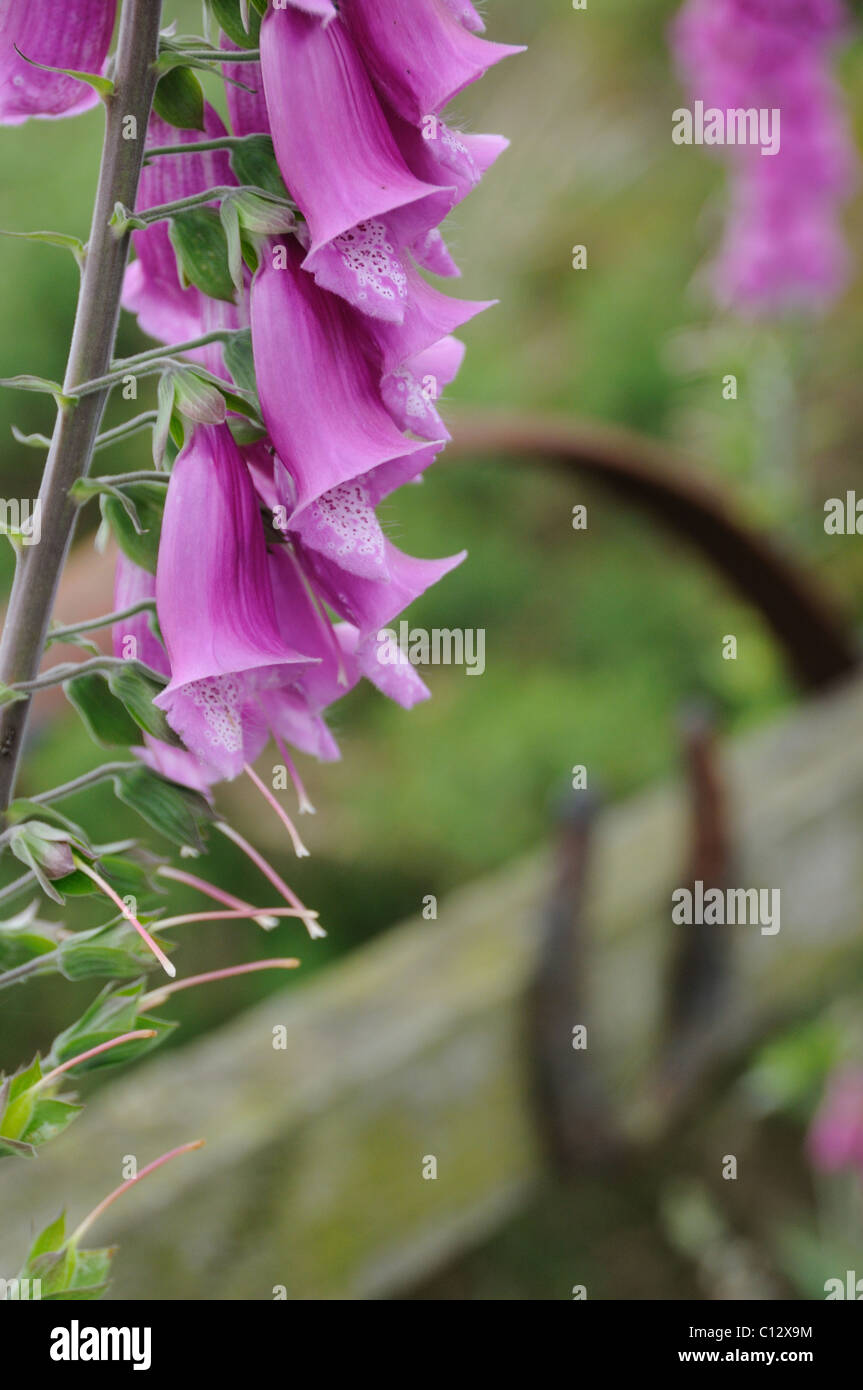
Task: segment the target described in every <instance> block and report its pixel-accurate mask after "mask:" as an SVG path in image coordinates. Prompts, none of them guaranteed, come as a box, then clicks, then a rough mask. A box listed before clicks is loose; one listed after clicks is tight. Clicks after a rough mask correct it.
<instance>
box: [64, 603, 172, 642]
mask: <svg viewBox="0 0 863 1390" xmlns="http://www.w3.org/2000/svg"><path fill="white" fill-rule="evenodd" d="M155 607H156V600H155V599H154V598H142V599H139V600H138V602H137V603H133V604H130V606H129V607H128V608H121V609H119V610H118V611H117V612H116V613H103V614H102V617H101V618H88V619H87V621H86V622H83V623H72V624H70V626H69V627H54V628H52V629H51V631H50V633H49V634H48V635H49V637H50V639H51V641H52V642H62V641H63V639H64V638H66V637H75V636H76V635H77V634H78V633H79V632H96V631H98V629H99V628H100V627H110V626H111V624H112V623H119V622H121V621H122V619H123V618H134V616H135V614H136V613H145V612H147V611H148V610H152V609H155Z"/></svg>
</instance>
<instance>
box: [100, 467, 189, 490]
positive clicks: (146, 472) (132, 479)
mask: <svg viewBox="0 0 863 1390" xmlns="http://www.w3.org/2000/svg"><path fill="white" fill-rule="evenodd" d="M170 481H171V475H170V473H157V472H156V470H155V469H154V468H139V469H137V470H136V471H135V472H133V473H101V474H99V475H98V476H97V477H95V478H94V479H93V482H94V483H110V484H111V486H112V487H122V486H123V484H124V483H164V485H165V487H167V486H168V483H169V482H170Z"/></svg>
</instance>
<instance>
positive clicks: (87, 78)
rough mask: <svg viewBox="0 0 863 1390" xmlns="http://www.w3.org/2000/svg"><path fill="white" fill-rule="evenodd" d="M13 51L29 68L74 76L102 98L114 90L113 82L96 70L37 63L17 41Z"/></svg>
mask: <svg viewBox="0 0 863 1390" xmlns="http://www.w3.org/2000/svg"><path fill="white" fill-rule="evenodd" d="M14 48H15V52H16V53H17V54H18V57H19V58H23V59H24V62H25V63H29V64H30V66H31V68H39V69H40V71H41V72H58V73H60V74H61V75H62V76H63V77H74V79H75V81H76V82H86V84H87V86H88V87H92V88H93V91H94V92H98V93H99V96H100V97H102V98H103V99H104V98H105V97H109V96H110V95H111V93H112V92H113V90H114V84H113V82H112V81H111V80H110V78H108V77H102V75H101V74H100V73H98V72H81V71H80V70H79V69H78V68H55V67H52V66H51V64H50V63H37V62H36V59H35V58H28V57H27V54H26V53H22V52H21V49H20V48H19V47H18V45H17V43H16V44H15V45H14Z"/></svg>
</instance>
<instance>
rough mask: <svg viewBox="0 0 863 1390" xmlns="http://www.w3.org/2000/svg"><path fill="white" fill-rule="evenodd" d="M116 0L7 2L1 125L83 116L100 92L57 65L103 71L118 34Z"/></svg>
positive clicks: (1, 23)
mask: <svg viewBox="0 0 863 1390" xmlns="http://www.w3.org/2000/svg"><path fill="white" fill-rule="evenodd" d="M116 8H117V7H116V4H115V0H61V2H60V3H57V0H4V3H3V5H2V6H0V124H2V125H20V124H21V123H22V122H23V121H26V120H27V119H28V117H30V116H42V117H53V116H77V115H78V113H79V112H80V111H87V110H89V108H90V107H91V106H95V104H96V102H97V101H98V99H99V98H98V96H97V94H96V92H95V91H93V89H92V88H91V87H88V86H87V85H86V83H84V82H78V81H76V80H75V78H73V77H64V76H62V75H61V74H60V73H54V72H42V71H40V69H39V68H35V67H33V66H32V65H31V63H27V62H25V61H24V59H23V58H21V57H19V56H18V54H17V53H16V52H15V48H16V46H17V47H18V49H20V51H21V53H23V54H24V55H25V57H26V58H30V59H32V60H33V62H37V63H46V64H48V65H49V66H51V67H57V68H74V69H76V70H77V71H79V72H94V73H101V72H102V69H103V68H104V65H105V59H106V58H107V56H108V49H109V48H110V46H111V35H112V34H113V32H114V15H115V12H116Z"/></svg>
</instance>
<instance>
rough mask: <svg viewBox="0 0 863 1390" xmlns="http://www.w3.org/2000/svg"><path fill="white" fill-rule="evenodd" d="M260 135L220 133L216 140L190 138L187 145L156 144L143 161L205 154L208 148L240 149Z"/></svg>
mask: <svg viewBox="0 0 863 1390" xmlns="http://www.w3.org/2000/svg"><path fill="white" fill-rule="evenodd" d="M260 139H261V137H260V135H222V136H221V137H220V138H219V139H218V140H190V141H189V143H188V144H187V145H156V146H155V147H154V148H153V149H149V150H147V153H146V155H145V156H144V163H145V164H149V162H150V160H151V159H158V158H159V157H160V155H170V154H206V153H207V151H208V150H241V149H242V148H243V146H244V145H248V144H249V142H250V141H251V140H260Z"/></svg>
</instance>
